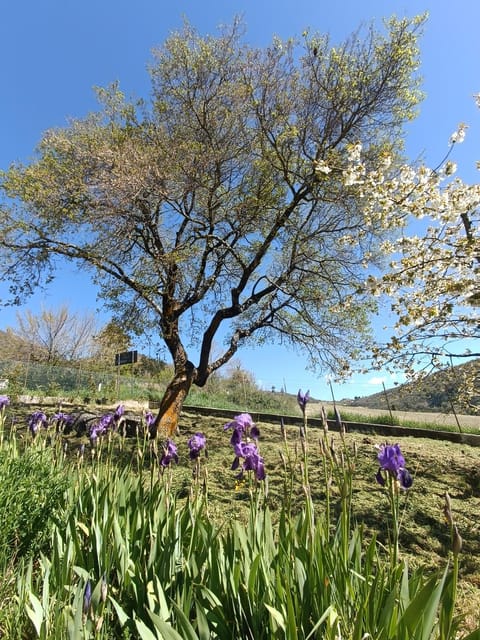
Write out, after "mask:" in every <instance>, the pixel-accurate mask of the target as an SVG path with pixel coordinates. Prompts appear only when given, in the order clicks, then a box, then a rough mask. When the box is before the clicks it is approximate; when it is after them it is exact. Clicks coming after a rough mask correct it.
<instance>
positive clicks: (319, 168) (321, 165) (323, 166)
mask: <svg viewBox="0 0 480 640" xmlns="http://www.w3.org/2000/svg"><path fill="white" fill-rule="evenodd" d="M313 166H314V167H315V173H323V174H325V175H328V174H329V173H331V172H332V170H331V169H330V167H329V166H328V164H327V163H326V162H325V160H315V162H314V163H313Z"/></svg>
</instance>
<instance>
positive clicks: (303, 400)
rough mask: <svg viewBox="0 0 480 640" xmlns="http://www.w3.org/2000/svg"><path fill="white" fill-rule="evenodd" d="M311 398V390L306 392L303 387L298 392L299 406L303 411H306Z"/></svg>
mask: <svg viewBox="0 0 480 640" xmlns="http://www.w3.org/2000/svg"><path fill="white" fill-rule="evenodd" d="M309 400H310V390H309V391H307V392H306V393H303V392H302V390H301V389H299V390H298V393H297V402H298V406H299V407H300V409H301V410H302V413H305V411H306V409H307V402H308V401H309Z"/></svg>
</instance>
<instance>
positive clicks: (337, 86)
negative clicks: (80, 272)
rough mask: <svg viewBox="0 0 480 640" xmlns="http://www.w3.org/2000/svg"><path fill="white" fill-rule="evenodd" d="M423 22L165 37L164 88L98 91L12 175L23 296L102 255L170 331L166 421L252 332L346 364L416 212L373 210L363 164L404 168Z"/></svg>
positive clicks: (6, 235) (107, 278)
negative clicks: (369, 273) (335, 34)
mask: <svg viewBox="0 0 480 640" xmlns="http://www.w3.org/2000/svg"><path fill="white" fill-rule="evenodd" d="M422 21H423V20H422V19H421V18H415V19H412V20H407V19H405V20H396V19H392V20H390V21H388V23H386V25H385V28H384V29H382V30H381V31H380V32H378V33H377V32H375V31H374V30H373V29H367V30H366V31H364V32H359V33H357V34H355V35H353V36H352V37H351V38H349V39H348V40H347V41H346V42H344V43H341V44H338V45H335V46H333V45H332V44H331V42H330V40H329V38H328V37H327V36H323V35H317V34H312V35H311V34H309V33H305V34H304V35H303V39H302V41H300V42H299V43H298V42H294V41H293V40H291V41H287V42H282V41H280V40H277V39H275V40H274V41H273V43H272V45H271V46H269V47H267V48H265V49H258V48H253V47H250V46H247V45H246V44H245V42H244V34H243V32H242V28H241V25H240V24H239V23H238V22H235V23H234V24H233V25H232V26H230V27H227V28H224V29H223V30H221V32H220V33H219V35H218V36H215V37H213V36H208V37H202V36H200V35H199V34H198V33H197V32H196V31H195V30H194V29H193V28H192V27H191V26H189V25H188V24H186V25H185V26H184V28H183V29H182V30H181V31H180V32H178V33H174V34H172V35H171V36H170V37H169V38H168V39H167V41H166V42H165V43H164V45H163V46H162V47H161V48H160V49H159V50H158V51H156V53H155V56H154V60H153V63H152V64H151V66H150V75H151V81H152V84H151V87H152V91H151V98H150V101H149V102H143V101H138V102H129V101H127V100H125V98H124V96H123V95H122V94H121V92H120V90H119V88H118V85H113V86H111V87H110V88H108V89H105V90H101V91H99V96H100V99H101V104H102V109H101V110H100V111H99V112H98V113H95V114H93V115H91V116H89V117H87V118H86V119H84V120H82V121H74V122H72V123H71V124H70V125H69V126H67V127H66V128H64V129H60V130H53V131H49V132H47V133H46V134H45V135H44V137H43V139H42V141H41V143H40V145H39V147H38V152H37V157H36V158H35V159H34V160H33V161H32V163H31V164H29V165H27V166H23V165H14V166H12V167H11V168H10V169H9V171H7V172H6V173H5V175H4V176H3V180H2V188H3V192H4V194H5V196H6V198H5V204H4V206H3V208H2V213H1V222H2V237H1V239H0V243H1V246H2V247H3V249H4V251H3V258H2V260H3V261H2V264H3V265H4V267H3V274H2V275H3V277H9V279H10V280H11V281H12V283H13V284H12V287H13V289H12V290H13V292H14V296H15V297H16V298H17V299H20V298H21V297H22V296H23V295H25V294H28V293H29V292H30V291H31V289H32V288H33V287H35V286H37V284H38V283H39V282H40V281H41V279H42V277H44V276H46V277H47V278H48V277H50V276H51V275H52V269H53V268H54V267H55V259H56V257H58V256H62V257H65V258H68V259H71V260H74V261H76V262H77V263H78V264H79V265H80V267H81V268H87V269H91V271H92V275H93V277H94V279H95V282H96V283H97V285H98V286H99V288H100V291H101V295H102V296H103V298H104V299H105V301H106V303H107V304H108V305H109V306H110V307H111V308H112V310H113V311H114V312H115V316H116V317H117V318H122V319H123V322H124V326H125V327H126V328H128V329H132V330H137V331H138V332H140V333H141V332H142V331H143V330H145V329H147V328H148V330H150V331H151V329H152V327H155V328H156V330H157V331H158V334H159V335H160V337H161V338H162V339H163V341H164V342H165V344H166V347H167V349H168V351H169V353H170V354H171V357H172V361H173V364H174V371H175V374H174V377H173V379H172V381H171V383H170V385H169V386H168V388H167V390H166V393H165V396H164V398H163V400H162V402H161V406H160V411H159V415H158V418H157V427H158V428H159V431H161V432H162V433H164V432H172V430H173V429H175V427H176V425H177V419H178V415H179V411H180V409H181V406H182V402H183V400H184V398H185V396H186V394H187V393H188V391H189V389H190V387H191V385H192V384H195V385H199V386H202V385H204V384H205V382H206V381H207V379H208V377H209V376H210V375H211V374H212V372H214V371H216V370H217V369H218V368H219V367H221V366H222V365H223V364H225V363H226V362H228V361H229V360H230V359H231V358H232V356H233V355H234V354H235V353H236V352H237V349H238V348H239V347H240V346H241V345H242V344H244V343H245V342H246V341H255V340H256V341H257V342H258V343H263V342H266V341H267V340H268V341H274V340H277V341H279V342H282V343H291V344H292V345H296V346H298V347H300V348H301V349H303V351H304V352H305V354H306V356H307V358H308V360H309V362H310V364H311V365H312V366H314V367H322V366H325V367H329V368H331V369H333V370H341V369H344V368H346V367H348V365H349V363H350V361H351V359H352V358H354V357H355V356H356V355H358V353H359V352H360V351H362V350H363V349H364V347H365V340H366V336H367V327H368V315H369V313H370V311H371V309H372V306H373V305H372V296H371V295H370V293H369V292H368V291H367V290H365V289H363V293H362V290H361V284H362V282H363V281H364V277H365V269H366V268H368V265H369V264H370V263H372V261H373V262H374V261H375V260H377V258H379V253H380V252H379V250H378V245H379V240H381V239H382V238H384V236H385V234H388V233H389V229H391V228H392V227H396V226H398V224H399V220H398V216H397V215H396V213H395V212H392V211H391V210H390V209H388V211H387V213H386V214H385V213H384V212H383V210H382V207H381V206H377V207H376V208H375V211H374V212H373V210H372V209H371V208H365V206H364V204H365V200H366V199H367V200H368V197H369V194H368V193H366V192H365V189H364V186H363V179H362V176H363V175H365V174H367V173H368V174H369V175H373V174H380V173H384V172H385V171H394V170H395V166H396V164H397V159H398V154H399V153H401V151H402V138H403V125H404V123H405V122H406V121H408V120H409V119H411V118H412V117H414V115H415V107H416V104H417V103H418V100H419V97H420V95H419V91H418V83H419V80H418V78H417V76H416V70H417V67H418V49H417V37H418V32H419V28H420V26H421V24H422ZM365 212H366V213H365ZM219 336H220V338H221V340H222V344H223V348H222V351H221V353H220V354H218V355H215V356H214V357H212V345H213V341H214V339H215V340H217V342H216V348H218V345H219V342H218V340H219ZM190 348H194V353H196V354H197V355H196V356H195V358H194V357H193V356H189V353H188V349H190ZM194 359H195V360H196V361H195V363H194V362H192V360H194Z"/></svg>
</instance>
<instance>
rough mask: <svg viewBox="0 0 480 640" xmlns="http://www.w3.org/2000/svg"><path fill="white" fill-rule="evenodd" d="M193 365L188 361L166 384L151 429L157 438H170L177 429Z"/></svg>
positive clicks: (193, 370) (190, 383) (192, 374)
mask: <svg viewBox="0 0 480 640" xmlns="http://www.w3.org/2000/svg"><path fill="white" fill-rule="evenodd" d="M194 378H195V367H194V366H193V364H192V363H191V362H189V361H187V363H186V366H185V367H184V368H183V369H182V370H181V371H176V372H175V375H174V377H173V379H172V381H171V382H170V383H169V384H168V386H167V388H166V390H165V393H164V395H163V398H162V400H161V401H160V408H159V410H158V415H157V417H156V419H155V422H154V424H153V429H152V435H154V436H156V437H157V438H170V437H172V436H173V435H174V434H175V433H177V431H178V421H179V418H180V414H181V411H182V407H183V403H184V401H185V398H186V397H187V395H188V392H189V391H190V389H191V387H192V383H193V381H194Z"/></svg>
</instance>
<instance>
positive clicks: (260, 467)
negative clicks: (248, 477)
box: [232, 442, 266, 480]
mask: <svg viewBox="0 0 480 640" xmlns="http://www.w3.org/2000/svg"><path fill="white" fill-rule="evenodd" d="M234 451H235V459H234V461H233V464H232V470H233V471H234V470H235V469H238V468H239V466H240V459H241V458H243V464H242V467H241V472H240V476H239V477H240V478H241V477H242V476H243V473H244V472H245V471H253V472H254V473H255V476H256V478H257V480H265V475H266V474H265V465H264V461H263V458H262V456H261V455H260V454H259V452H258V449H257V445H256V444H255V443H253V442H239V443H237V444H236V445H235V446H234Z"/></svg>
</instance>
